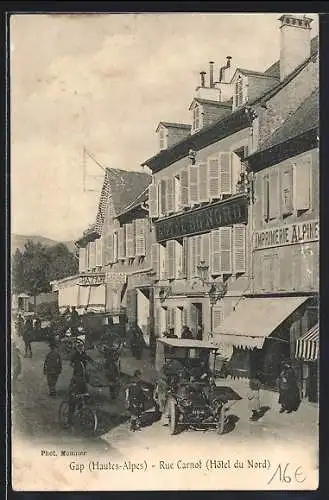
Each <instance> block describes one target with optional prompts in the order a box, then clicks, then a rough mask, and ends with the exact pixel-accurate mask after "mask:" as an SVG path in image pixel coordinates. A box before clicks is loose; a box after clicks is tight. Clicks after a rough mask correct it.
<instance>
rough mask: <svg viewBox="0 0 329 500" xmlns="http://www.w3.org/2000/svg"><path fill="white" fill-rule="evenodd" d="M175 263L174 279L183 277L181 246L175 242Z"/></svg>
mask: <svg viewBox="0 0 329 500" xmlns="http://www.w3.org/2000/svg"><path fill="white" fill-rule="evenodd" d="M175 261H176V264H175V266H176V276H175V277H176V278H182V277H183V276H184V275H183V245H182V244H181V243H179V242H178V241H175Z"/></svg>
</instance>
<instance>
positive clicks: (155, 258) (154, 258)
mask: <svg viewBox="0 0 329 500" xmlns="http://www.w3.org/2000/svg"><path fill="white" fill-rule="evenodd" d="M151 265H152V269H153V271H154V273H155V275H154V277H155V279H156V280H159V279H160V244H159V243H153V244H152V246H151Z"/></svg>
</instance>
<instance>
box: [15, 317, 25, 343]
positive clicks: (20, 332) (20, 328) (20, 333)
mask: <svg viewBox="0 0 329 500" xmlns="http://www.w3.org/2000/svg"><path fill="white" fill-rule="evenodd" d="M16 330H17V335H18V336H19V337H23V333H24V319H23V316H22V314H21V313H18V316H17V321H16Z"/></svg>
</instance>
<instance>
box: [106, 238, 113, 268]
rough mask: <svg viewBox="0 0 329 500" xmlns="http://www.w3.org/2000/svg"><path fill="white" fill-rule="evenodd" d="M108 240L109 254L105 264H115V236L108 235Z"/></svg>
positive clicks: (107, 253)
mask: <svg viewBox="0 0 329 500" xmlns="http://www.w3.org/2000/svg"><path fill="white" fill-rule="evenodd" d="M106 240H107V252H106V262H105V264H113V262H114V252H113V234H108V235H107V237H106Z"/></svg>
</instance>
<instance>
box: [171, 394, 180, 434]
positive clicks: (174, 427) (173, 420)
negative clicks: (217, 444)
mask: <svg viewBox="0 0 329 500" xmlns="http://www.w3.org/2000/svg"><path fill="white" fill-rule="evenodd" d="M177 427H178V425H177V407H176V402H175V400H174V399H173V398H171V399H170V401H169V432H170V434H171V435H174V434H176V433H177Z"/></svg>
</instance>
